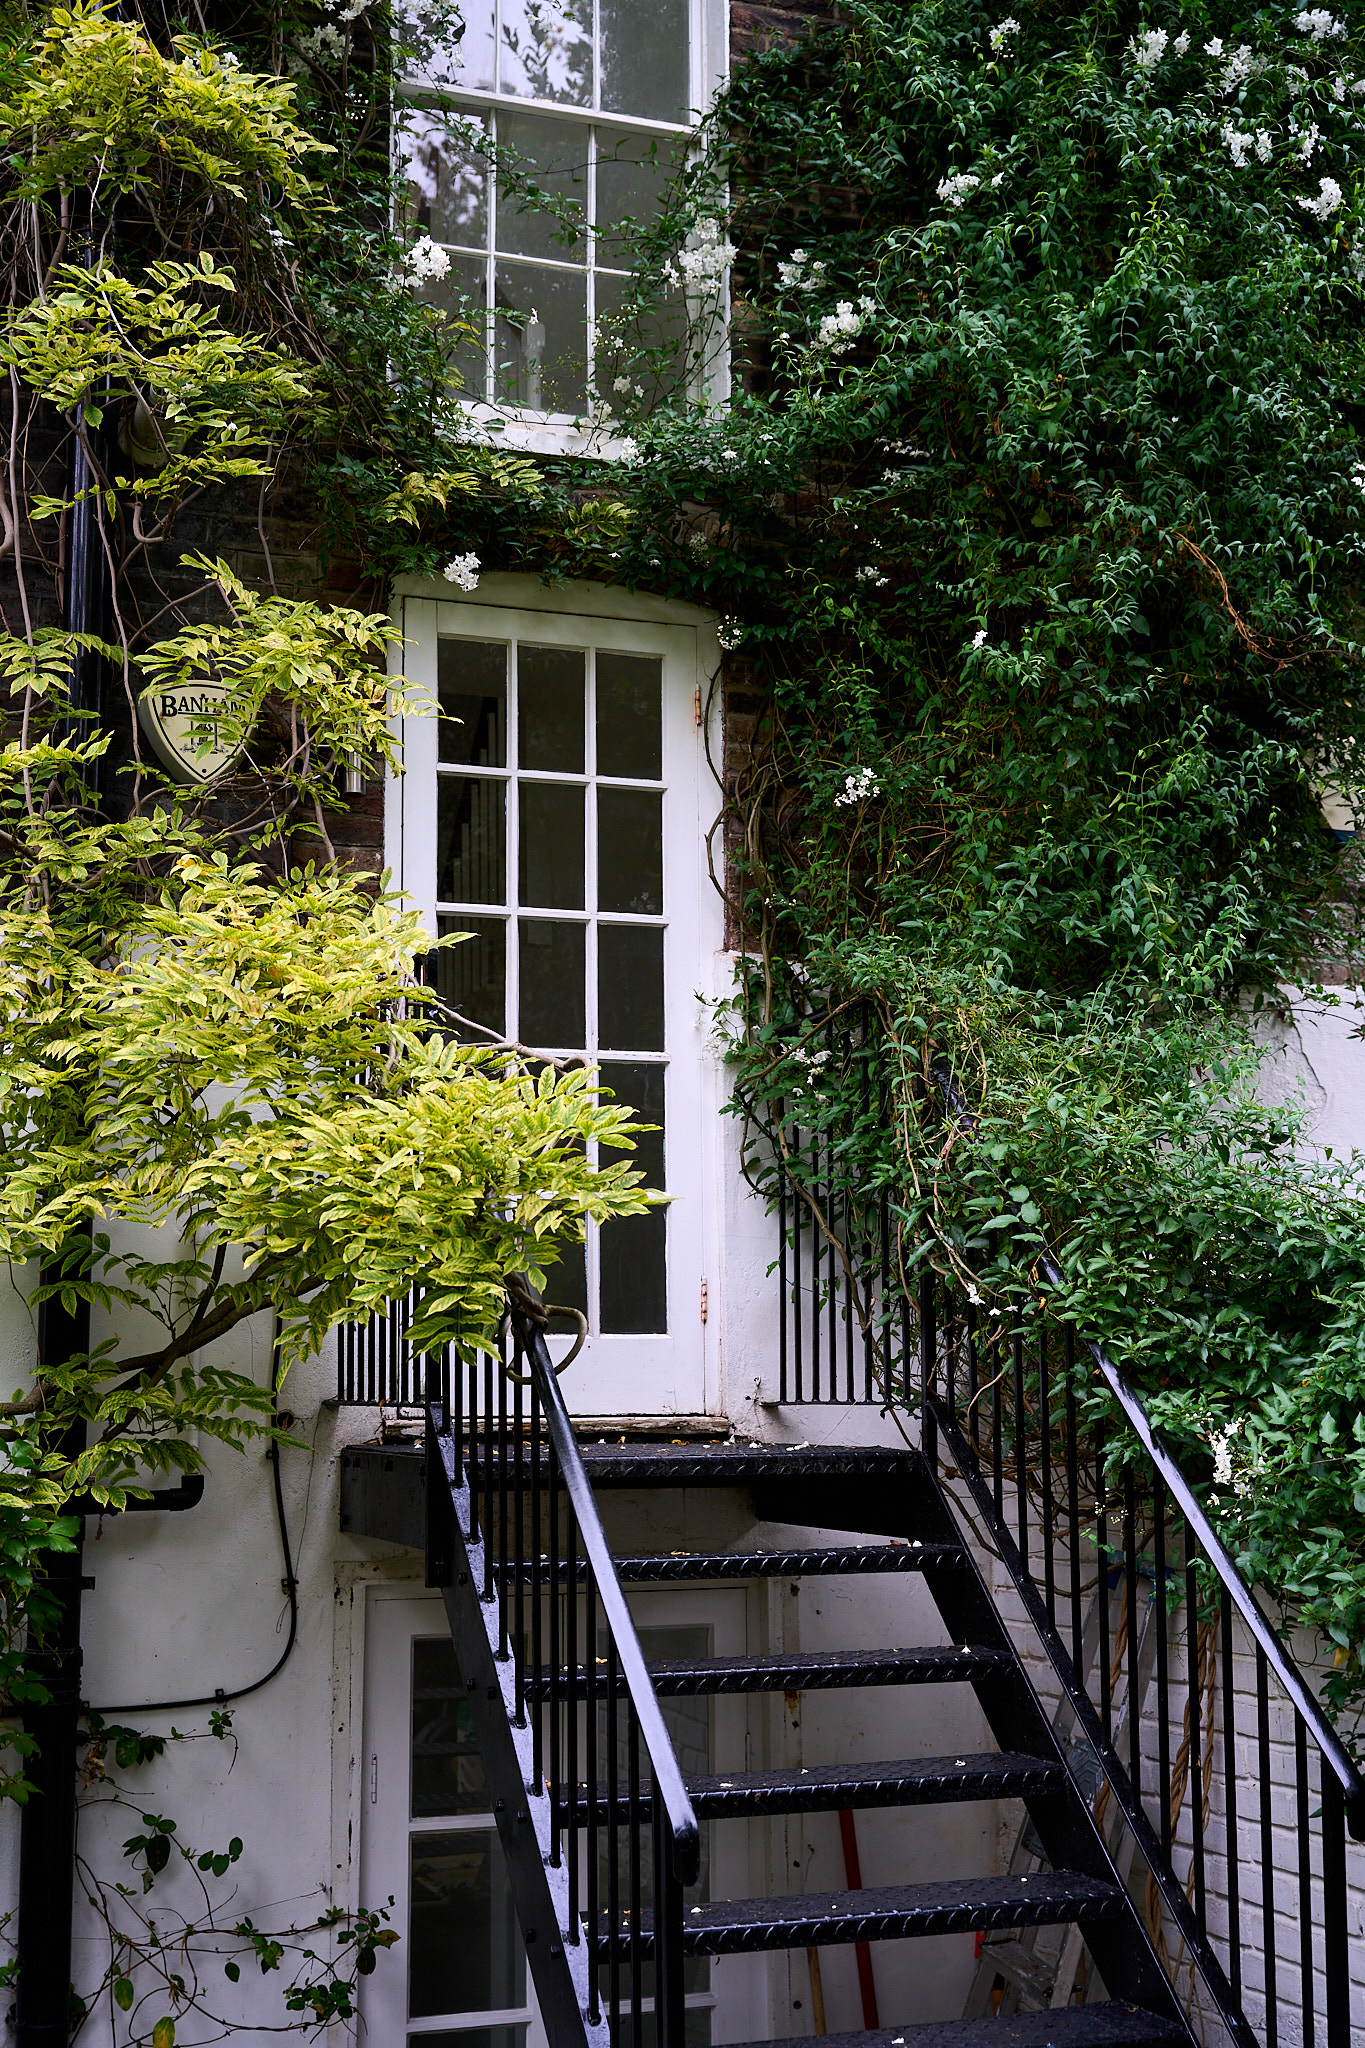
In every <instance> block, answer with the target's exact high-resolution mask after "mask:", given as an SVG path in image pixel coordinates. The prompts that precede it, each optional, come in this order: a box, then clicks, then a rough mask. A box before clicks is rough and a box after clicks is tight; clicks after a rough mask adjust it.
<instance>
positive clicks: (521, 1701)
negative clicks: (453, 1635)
mask: <svg viewBox="0 0 1365 2048" xmlns="http://www.w3.org/2000/svg"><path fill="white" fill-rule="evenodd" d="M518 1370H519V1368H518ZM522 1393H523V1388H522V1384H521V1379H520V1377H518V1379H517V1380H516V1381H515V1382H514V1384H513V1388H512V1444H513V1456H514V1460H515V1462H514V1467H513V1475H514V1476H513V1497H514V1499H515V1500H516V1504H517V1512H516V1546H517V1547H516V1556H515V1559H514V1564H513V1568H514V1571H515V1574H516V1576H515V1579H514V1581H513V1584H514V1586H515V1589H516V1590H515V1594H514V1601H515V1604H514V1607H513V1610H512V1658H513V1671H514V1675H515V1680H516V1700H517V1726H518V1727H519V1728H524V1727H525V1726H526V1470H525V1457H526V1443H525V1426H524V1425H525V1418H524V1415H523V1404H522ZM536 1548H537V1550H539V1548H540V1536H539V1533H538V1532H537V1536H536Z"/></svg>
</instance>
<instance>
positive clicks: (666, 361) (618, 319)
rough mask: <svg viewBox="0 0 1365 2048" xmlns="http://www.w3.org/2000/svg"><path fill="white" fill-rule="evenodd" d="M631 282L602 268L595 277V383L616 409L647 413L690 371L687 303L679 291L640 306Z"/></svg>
mask: <svg viewBox="0 0 1365 2048" xmlns="http://www.w3.org/2000/svg"><path fill="white" fill-rule="evenodd" d="M627 283H628V280H627V279H626V278H624V277H614V276H613V275H612V274H611V273H610V272H609V271H601V270H599V271H598V272H597V273H596V276H595V279H594V282H593V291H594V294H595V297H594V301H593V305H594V312H593V326H594V328H595V330H596V335H597V342H596V351H597V352H596V358H595V360H596V377H597V388H598V390H599V391H600V392H601V393H602V394H603V396H604V397H606V398H608V399H610V401H611V402H612V404H613V407H614V409H615V410H616V411H618V412H621V411H627V412H628V411H629V410H630V409H631V407H632V406H635V407H638V408H639V410H641V411H642V412H645V413H648V412H650V411H651V410H652V408H653V407H654V406H656V405H657V404H658V403H659V401H660V399H662V398H666V397H668V396H669V395H670V393H673V392H676V391H677V390H678V388H679V385H680V384H681V383H682V381H683V379H684V378H685V377H686V375H687V367H688V366H687V317H686V307H685V305H684V302H683V299H682V295H681V293H679V292H670V293H669V294H668V296H667V297H666V298H665V299H664V300H663V301H662V303H661V304H655V305H651V306H649V307H647V308H645V309H644V310H643V311H637V310H636V309H635V307H634V306H633V305H631V304H630V303H629V302H628V300H627ZM623 385H624V387H625V389H624V391H623V390H622V386H623ZM627 400H629V403H627V402H626V401H627Z"/></svg>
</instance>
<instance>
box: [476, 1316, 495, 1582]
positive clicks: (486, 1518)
mask: <svg viewBox="0 0 1365 2048" xmlns="http://www.w3.org/2000/svg"><path fill="white" fill-rule="evenodd" d="M479 1457H480V1459H481V1461H482V1464H483V1471H482V1473H481V1474H480V1477H481V1478H482V1480H483V1597H484V1599H485V1600H491V1599H492V1597H493V1360H492V1357H491V1355H490V1354H489V1353H487V1352H485V1354H484V1361H483V1444H482V1447H481V1449H480V1451H479Z"/></svg>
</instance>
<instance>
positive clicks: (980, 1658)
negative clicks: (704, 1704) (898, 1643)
mask: <svg viewBox="0 0 1365 2048" xmlns="http://www.w3.org/2000/svg"><path fill="white" fill-rule="evenodd" d="M1008 1666H1009V1658H1008V1656H1007V1655H1006V1653H1005V1652H1004V1651H1003V1650H984V1649H975V1648H974V1647H973V1646H972V1645H971V1644H970V1643H963V1644H961V1645H959V1644H957V1643H946V1644H944V1645H942V1647H935V1648H931V1649H920V1650H813V1651H810V1652H808V1653H807V1654H806V1655H804V1656H802V1655H796V1656H790V1657H787V1656H780V1655H779V1656H768V1657H664V1658H660V1659H658V1660H657V1661H651V1662H649V1663H648V1664H647V1665H646V1669H647V1670H648V1672H649V1675H650V1678H651V1679H652V1680H653V1682H654V1690H655V1693H656V1694H657V1695H658V1697H659V1698H660V1699H685V1698H691V1697H694V1696H696V1695H699V1694H712V1693H735V1692H819V1691H828V1690H831V1689H834V1688H837V1687H841V1686H860V1685H867V1686H874V1685H953V1684H960V1683H961V1682H962V1681H963V1680H966V1679H974V1678H989V1677H993V1676H994V1675H995V1673H996V1672H999V1671H1003V1670H1006V1669H1007V1668H1008ZM576 1677H577V1681H578V1682H577V1696H578V1698H579V1699H582V1698H584V1697H585V1696H586V1694H587V1691H588V1680H587V1677H586V1676H585V1674H584V1672H583V1670H582V1669H581V1668H580V1669H579V1670H578V1672H577V1673H576ZM592 1689H593V1693H594V1696H595V1697H605V1693H606V1666H605V1664H604V1663H603V1662H602V1660H601V1659H598V1660H597V1662H596V1665H595V1667H594V1670H593V1672H592ZM557 1691H558V1695H559V1696H560V1697H561V1698H562V1697H564V1696H565V1695H566V1694H567V1693H568V1692H569V1691H570V1688H569V1687H568V1686H567V1685H564V1684H561V1685H560V1686H559V1687H558V1688H557ZM526 1694H527V1697H528V1699H533V1700H544V1699H548V1698H549V1696H550V1674H549V1672H548V1671H540V1672H538V1673H537V1672H531V1673H528V1674H527V1680H526Z"/></svg>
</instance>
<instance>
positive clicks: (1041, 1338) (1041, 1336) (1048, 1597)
mask: <svg viewBox="0 0 1365 2048" xmlns="http://www.w3.org/2000/svg"><path fill="white" fill-rule="evenodd" d="M1047 1355H1048V1350H1047V1330H1046V1328H1045V1327H1044V1326H1043V1325H1042V1324H1041V1323H1040V1324H1039V1330H1038V1445H1039V1462H1040V1464H1041V1466H1042V1487H1043V1598H1044V1601H1045V1602H1046V1604H1047V1618H1048V1625H1049V1627H1051V1628H1054V1629H1055V1628H1056V1626H1057V1573H1056V1561H1055V1558H1054V1556H1053V1550H1054V1546H1055V1543H1056V1534H1055V1531H1054V1527H1053V1521H1054V1512H1053V1500H1052V1403H1051V1400H1050V1398H1049V1394H1048V1371H1047Z"/></svg>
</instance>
